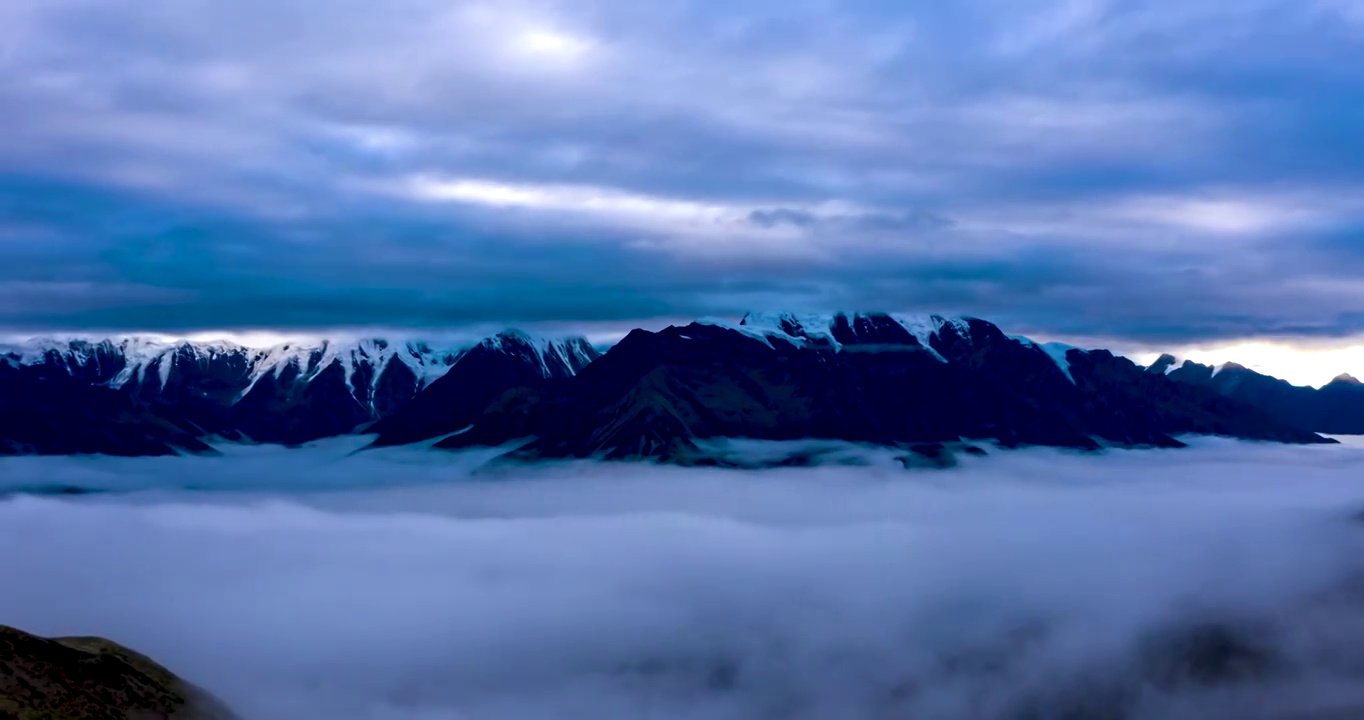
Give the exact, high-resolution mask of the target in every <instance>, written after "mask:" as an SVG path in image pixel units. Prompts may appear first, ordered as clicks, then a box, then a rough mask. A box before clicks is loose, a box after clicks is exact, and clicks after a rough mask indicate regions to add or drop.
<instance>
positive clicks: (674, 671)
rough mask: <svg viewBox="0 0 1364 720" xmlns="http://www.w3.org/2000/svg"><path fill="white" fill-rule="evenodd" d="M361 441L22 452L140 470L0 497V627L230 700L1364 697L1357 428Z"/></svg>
mask: <svg viewBox="0 0 1364 720" xmlns="http://www.w3.org/2000/svg"><path fill="white" fill-rule="evenodd" d="M347 450H348V448H347V447H346V446H344V445H334V444H324V445H322V446H317V447H314V448H311V449H307V450H300V451H289V450H282V449H278V448H272V449H253V450H243V451H239V452H238V453H237V454H235V455H232V456H229V457H228V458H225V459H184V460H183V461H182V460H179V459H172V460H165V461H163V460H150V461H149V460H107V459H106V460H90V459H72V458H66V459H42V460H21V461H16V462H12V463H9V464H7V465H6V469H7V471H8V472H7V473H6V483H7V486H6V489H7V490H14V489H16V488H18V487H21V486H29V487H31V486H32V485H34V484H36V483H51V482H58V483H62V484H67V485H79V486H84V487H87V488H103V489H106V490H122V491H132V490H136V491H137V492H133V493H131V494H122V493H121V494H113V495H104V496H90V497H88V498H85V499H77V500H60V499H53V498H50V497H47V498H45V497H38V496H30V495H19V496H13V497H10V498H9V499H7V500H5V501H3V502H0V528H3V531H0V573H3V575H4V577H6V578H9V579H10V581H11V582H9V583H7V589H6V592H5V593H3V594H0V621H3V622H5V623H12V624H16V625H19V626H22V627H25V628H27V629H29V630H32V631H36V632H41V633H46V634H67V633H100V634H105V635H108V636H110V637H112V638H114V639H116V640H119V641H121V642H125V643H128V644H130V645H132V646H134V647H136V648H138V649H141V650H143V651H145V652H148V653H150V654H151V655H153V656H154V657H157V658H158V659H160V660H162V661H164V662H166V663H168V664H170V665H171V666H172V667H173V668H175V669H177V670H179V671H181V672H182V673H184V674H186V675H188V676H189V677H190V678H192V679H194V680H196V681H198V682H200V683H202V684H204V685H205V686H206V687H208V688H210V689H211V690H213V691H215V692H217V693H219V694H221V695H223V696H224V697H225V698H226V699H227V700H229V701H231V702H232V703H233V704H234V705H236V706H237V708H238V709H239V710H240V711H241V712H243V713H244V714H245V715H246V717H247V718H248V720H275V719H279V720H283V719H284V718H295V717H331V718H338V719H339V720H350V719H356V720H359V719H365V720H374V719H384V720H390V719H393V720H396V719H399V718H401V719H404V720H406V719H414V720H415V719H418V718H420V719H422V720H432V719H436V718H494V719H496V718H509V719H510V718H515V719H517V720H520V719H523V718H524V719H527V720H528V719H529V718H544V717H562V718H605V717H641V716H647V717H655V718H663V719H669V720H671V719H674V718H677V719H681V718H686V719H688V720H720V719H736V720H737V719H739V718H745V719H747V718H762V717H784V718H819V717H831V716H837V717H843V718H850V719H851V720H861V719H863V718H866V719H872V718H890V717H916V718H929V719H932V718H1019V719H1021V718H1032V717H1058V716H1064V715H1062V713H1064V712H1067V711H1072V712H1081V711H1083V712H1084V714H1083V715H1082V716H1084V717H1093V716H1096V715H1095V714H1096V713H1105V714H1102V715H1101V716H1103V717H1114V718H1201V719H1203V720H1207V719H1208V718H1223V717H1225V718H1289V717H1295V718H1296V717H1316V716H1315V715H1313V714H1312V713H1317V712H1320V713H1327V712H1334V711H1338V710H1341V709H1342V708H1345V709H1353V710H1356V711H1357V710H1358V709H1359V708H1360V707H1364V693H1361V692H1360V690H1359V688H1360V687H1361V685H1360V682H1359V680H1360V676H1361V674H1364V655H1362V654H1361V651H1360V649H1359V648H1360V647H1364V645H1361V642H1360V641H1361V640H1364V624H1361V623H1360V622H1359V620H1358V618H1359V617H1360V610H1361V607H1360V606H1361V604H1364V596H1361V595H1360V591H1359V585H1358V578H1359V577H1361V576H1360V575H1359V572H1360V570H1361V569H1364V568H1361V565H1360V560H1359V558H1360V557H1364V555H1361V554H1360V551H1361V550H1364V547H1362V545H1364V528H1361V527H1360V526H1359V524H1358V521H1357V520H1356V519H1355V517H1354V516H1355V515H1356V513H1357V512H1358V511H1359V510H1360V508H1361V507H1364V493H1361V491H1360V490H1359V488H1358V484H1357V482H1355V481H1356V479H1357V477H1358V474H1359V472H1360V469H1361V466H1362V465H1364V453H1362V452H1361V450H1360V448H1358V447H1351V446H1346V447H1333V448H1284V447H1271V446H1253V445H1240V444H1235V443H1230V442H1215V441H1210V442H1207V443H1204V444H1202V445H1201V446H1199V447H1197V448H1195V449H1193V450H1188V451H1176V452H1159V451H1117V452H1111V453H1107V454H1105V455H1103V456H1080V455H1069V454H1065V453H1059V452H1052V451H1020V452H1011V453H1003V454H997V455H994V456H991V457H989V458H983V459H974V460H971V461H970V462H967V463H965V464H964V465H963V466H961V467H960V468H958V469H956V470H951V471H922V472H906V471H904V470H895V469H893V468H892V462H891V460H890V458H889V457H887V458H880V457H879V456H876V455H874V454H873V455H869V456H868V457H867V460H868V462H870V463H871V465H870V466H869V467H863V468H857V469H850V468H845V467H825V468H811V469H804V470H783V471H772V472H752V473H737V472H725V471H716V472H706V471H699V470H687V469H677V468H663V467H649V466H641V465H593V464H569V465H562V466H550V467H542V468H539V469H537V470H534V471H532V470H526V469H521V470H503V471H500V472H498V473H492V474H489V473H486V472H476V473H473V474H470V468H472V467H475V466H476V465H477V464H478V463H477V462H476V460H477V458H460V457H458V456H454V457H453V458H452V457H451V456H446V455H435V456H433V455H429V454H422V453H418V452H412V451H402V452H398V451H395V452H391V453H384V454H364V455H360V456H355V457H346V456H345V453H346V451H347ZM269 484H273V485H275V488H274V489H270V488H267V487H266V486H267V485H269ZM187 486H194V487H197V488H200V489H197V490H185V489H184V488H185V487H187ZM285 487H292V488H294V489H293V490H284V489H283V488H285ZM1321 716H1322V717H1328V716H1329V717H1334V716H1330V715H1321Z"/></svg>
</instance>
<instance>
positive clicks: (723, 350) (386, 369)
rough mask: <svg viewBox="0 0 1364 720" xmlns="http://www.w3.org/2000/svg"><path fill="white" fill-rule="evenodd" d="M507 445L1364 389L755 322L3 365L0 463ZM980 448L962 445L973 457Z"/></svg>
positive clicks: (1100, 420)
mask: <svg viewBox="0 0 1364 720" xmlns="http://www.w3.org/2000/svg"><path fill="white" fill-rule="evenodd" d="M356 432H363V433H369V434H373V435H374V436H375V439H374V444H375V445H378V446H389V445H405V444H412V443H431V444H432V445H434V447H437V448H448V449H458V448H466V447H473V446H501V445H507V446H508V447H509V448H513V449H511V450H509V451H508V454H507V456H506V457H507V458H508V459H519V460H534V459H545V458H586V457H597V458H606V459H642V458H649V459H659V460H665V461H671V462H679V463H693V464H709V463H715V462H719V460H717V456H716V454H715V453H714V452H712V450H711V448H712V445H713V442H712V441H719V440H723V439H729V438H749V439H757V440H801V439H809V438H816V439H826V440H839V441H849V442H856V443H866V444H874V445H880V446H889V447H896V448H901V449H903V450H904V451H905V453H906V457H927V458H936V457H940V456H941V455H942V454H943V452H944V450H945V449H947V448H950V447H953V446H960V447H962V448H964V449H968V450H973V449H974V448H975V445H978V444H980V443H992V444H996V445H1000V446H1004V447H1014V446H1020V445H1042V446H1054V447H1067V448H1077V449H1093V448H1098V447H1103V446H1151V447H1178V446H1181V445H1182V444H1183V443H1182V442H1181V441H1180V439H1179V438H1180V436H1184V435H1221V436H1227V437H1234V438H1243V439H1251V440H1263V441H1276V442H1289V443H1324V442H1331V441H1330V440H1328V439H1327V438H1324V437H1322V436H1321V435H1319V434H1318V433H1364V385H1361V384H1360V383H1359V382H1358V381H1355V380H1353V379H1351V378H1347V377H1342V378H1339V379H1337V380H1336V381H1335V382H1333V383H1331V384H1330V385H1327V386H1325V387H1323V388H1321V389H1320V390H1317V389H1312V388H1302V387H1295V386H1292V385H1290V384H1288V383H1286V382H1284V381H1282V380H1278V379H1275V378H1271V377H1268V376H1265V375H1261V374H1259V373H1255V372H1253V371H1251V370H1248V369H1246V368H1243V367H1240V366H1231V365H1229V366H1223V367H1220V368H1209V367H1207V366H1202V365H1198V364H1195V363H1190V362H1185V363H1182V364H1180V363H1179V362H1178V361H1177V360H1176V359H1174V358H1173V357H1170V356H1164V357H1162V358H1161V359H1160V360H1159V361H1157V362H1156V363H1154V364H1152V365H1151V366H1150V367H1142V366H1139V365H1137V364H1135V363H1133V362H1131V361H1130V360H1128V359H1126V358H1123V357H1120V356H1117V355H1114V354H1113V353H1111V352H1109V351H1106V350H1084V349H1079V348H1073V347H1068V346H1064V345H1057V344H1039V343H1035V342H1033V341H1031V340H1028V339H1027V338H1022V337H1015V336H1009V335H1006V334H1005V333H1004V332H1003V331H1001V330H1000V329H999V328H998V327H996V326H995V325H993V324H991V323H989V322H986V321H984V320H980V319H976V318H946V317H941V316H903V315H889V314H884V313H838V314H832V315H795V314H789V313H779V314H757V313H751V314H749V315H747V316H745V317H744V318H743V319H742V320H740V321H739V322H737V323H733V322H722V321H701V322H695V323H691V324H689V325H685V326H674V327H668V328H665V329H663V330H659V331H657V332H651V331H645V330H635V331H632V332H631V333H630V334H628V335H627V336H626V337H625V338H623V339H622V340H621V341H619V342H618V343H616V344H615V345H614V346H612V347H610V348H609V349H608V350H607V351H606V352H605V353H604V354H603V353H602V352H600V351H599V350H598V349H596V348H595V347H593V346H592V344H591V343H589V342H588V341H587V340H586V339H584V338H581V337H567V338H543V337H536V336H532V335H528V334H526V333H522V332H518V331H514V330H509V331H506V332H503V333H499V334H497V335H495V336H492V337H489V338H485V339H483V340H482V341H480V342H477V343H474V344H472V345H469V346H467V347H461V348H453V349H441V348H437V347H434V346H432V345H430V344H428V343H423V342H388V341H385V340H377V339H376V340H364V341H357V342H338V341H324V342H320V343H315V344H307V343H294V344H287V345H281V346H278V347H275V348H270V349H257V348H247V347H242V346H238V345H233V344H229V343H192V342H179V343H164V342H155V341H150V340H146V339H139V338H126V339H115V340H99V341H94V340H61V341H52V340H48V341H32V342H28V343H25V344H23V345H20V346H16V347H13V348H8V349H4V348H0V454H71V453H102V454H112V455H163V454H173V453H180V452H198V453H208V452H213V450H212V447H211V445H210V444H209V441H214V440H217V439H227V440H237V441H250V442H261V443H282V444H291V445H292V444H301V443H306V442H309V441H313V440H317V439H320V438H324V437H330V436H336V435H342V434H347V433H356ZM973 444H975V445H973Z"/></svg>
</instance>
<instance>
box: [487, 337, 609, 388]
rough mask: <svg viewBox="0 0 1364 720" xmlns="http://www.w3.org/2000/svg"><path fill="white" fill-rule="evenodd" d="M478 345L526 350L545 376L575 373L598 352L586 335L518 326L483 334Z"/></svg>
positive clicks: (490, 348)
mask: <svg viewBox="0 0 1364 720" xmlns="http://www.w3.org/2000/svg"><path fill="white" fill-rule="evenodd" d="M479 345H480V346H481V347H483V348H485V349H488V350H493V351H497V352H510V353H527V354H529V355H530V356H531V357H533V358H534V359H535V360H536V361H537V362H538V363H539V364H540V369H541V370H542V371H543V372H544V374H545V377H552V376H556V375H560V374H564V373H567V374H569V375H572V374H576V373H577V372H578V371H579V370H581V369H583V368H584V367H586V366H587V365H588V363H590V362H592V361H593V360H595V359H596V358H597V356H598V354H599V353H597V351H596V349H595V348H593V347H592V344H591V343H590V342H588V341H587V338H583V337H576V336H569V337H554V336H544V335H532V334H530V333H527V332H524V331H522V330H516V329H509V330H504V331H502V332H500V333H498V334H496V335H493V336H491V337H488V338H484V339H483V340H482V341H481V342H480V343H479Z"/></svg>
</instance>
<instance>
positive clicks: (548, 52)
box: [514, 28, 592, 61]
mask: <svg viewBox="0 0 1364 720" xmlns="http://www.w3.org/2000/svg"><path fill="white" fill-rule="evenodd" d="M514 46H515V48H516V49H517V51H519V52H521V53H524V54H526V55H538V56H543V57H544V58H545V59H547V60H558V61H565V60H569V61H571V60H577V59H579V58H581V57H582V56H583V55H585V54H587V52H588V51H589V50H591V49H592V43H591V42H589V41H588V40H586V39H583V38H580V37H576V36H573V35H569V34H567V33H562V32H556V31H554V30H546V29H542V28H540V29H532V30H527V31H525V32H523V33H521V34H520V35H518V36H517V37H516V41H515V45H514Z"/></svg>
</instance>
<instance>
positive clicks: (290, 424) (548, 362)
mask: <svg viewBox="0 0 1364 720" xmlns="http://www.w3.org/2000/svg"><path fill="white" fill-rule="evenodd" d="M523 346H524V347H523ZM479 348H482V350H480V352H479V353H478V354H479V355H492V356H494V357H498V356H500V357H501V358H502V361H504V362H507V361H511V359H512V358H513V357H515V358H516V360H515V361H516V362H520V358H521V354H522V353H523V352H524V353H526V354H528V355H529V356H530V357H533V358H534V364H535V367H537V368H540V369H541V372H542V373H543V374H545V375H546V376H551V375H555V374H557V373H561V372H563V371H564V368H571V369H576V368H580V367H581V366H582V365H584V364H585V362H587V361H590V357H593V356H594V355H592V353H595V350H593V349H592V348H591V346H590V345H588V344H587V342H586V341H585V340H581V339H575V338H569V339H553V338H533V337H531V336H529V335H526V334H525V333H521V332H518V331H508V332H505V333H501V334H499V335H496V336H493V337H491V338H487V339H485V340H483V341H482V342H480V343H478V344H476V345H474V346H473V347H472V348H471V347H461V348H438V347H434V346H433V345H431V344H429V343H425V342H418V341H406V342H390V341H387V340H383V339H365V340H358V341H352V342H340V341H331V340H324V341H320V342H317V343H289V344H283V345H278V346H275V347H271V348H250V347H245V346H241V345H236V344H233V343H224V342H210V343H200V342H188V341H181V342H165V341H159V340H152V339H147V338H137V337H133V338H122V339H107V340H87V339H70V340H33V341H28V342H24V343H20V344H17V345H14V346H12V347H8V348H0V364H4V365H7V366H8V367H10V368H11V369H14V370H16V371H22V372H23V373H24V375H25V376H26V377H46V378H54V377H61V378H64V379H68V380H73V381H77V382H79V383H84V384H87V385H89V386H92V387H98V388H103V389H107V390H111V391H116V392H117V393H119V394H121V395H123V396H125V397H128V398H131V399H133V400H135V401H137V402H138V403H140V404H142V405H145V406H148V407H152V408H155V409H156V410H157V411H158V412H160V413H162V414H163V415H165V416H169V417H174V418H176V419H177V421H180V422H181V423H182V424H184V425H185V426H186V427H190V428H193V429H194V431H195V432H197V433H198V434H201V435H222V436H226V437H233V438H238V437H245V438H249V439H253V440H256V441H260V442H281V443H291V444H292V443H301V442H307V441H310V440H315V439H318V438H321V437H327V436H331V435H338V434H344V433H349V432H352V431H353V430H355V429H356V428H358V427H362V426H364V425H366V424H368V423H372V422H374V421H376V420H379V419H381V418H384V417H387V416H389V415H391V414H393V413H394V412H396V411H397V410H398V409H399V408H400V407H402V406H404V405H406V404H407V403H409V402H411V401H412V399H413V398H414V397H416V396H417V395H418V393H420V392H422V391H423V390H425V389H427V387H428V386H430V385H432V384H433V383H435V382H436V381H438V380H439V379H440V378H442V377H444V376H445V375H446V373H448V372H450V370H451V369H452V368H453V367H455V366H456V365H457V364H459V363H460V362H461V360H462V359H464V358H465V357H466V356H468V355H469V354H470V353H472V352H474V351H475V350H477V349H479ZM584 357H586V358H588V359H587V360H583V358H584ZM483 364H484V365H485V366H486V365H490V364H495V363H489V362H488V361H487V360H486V359H485V360H484V361H483ZM463 375H464V376H466V378H467V379H468V381H469V382H473V383H477V382H480V380H479V379H478V378H476V377H468V376H469V375H470V373H467V372H466V373H463Z"/></svg>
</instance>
